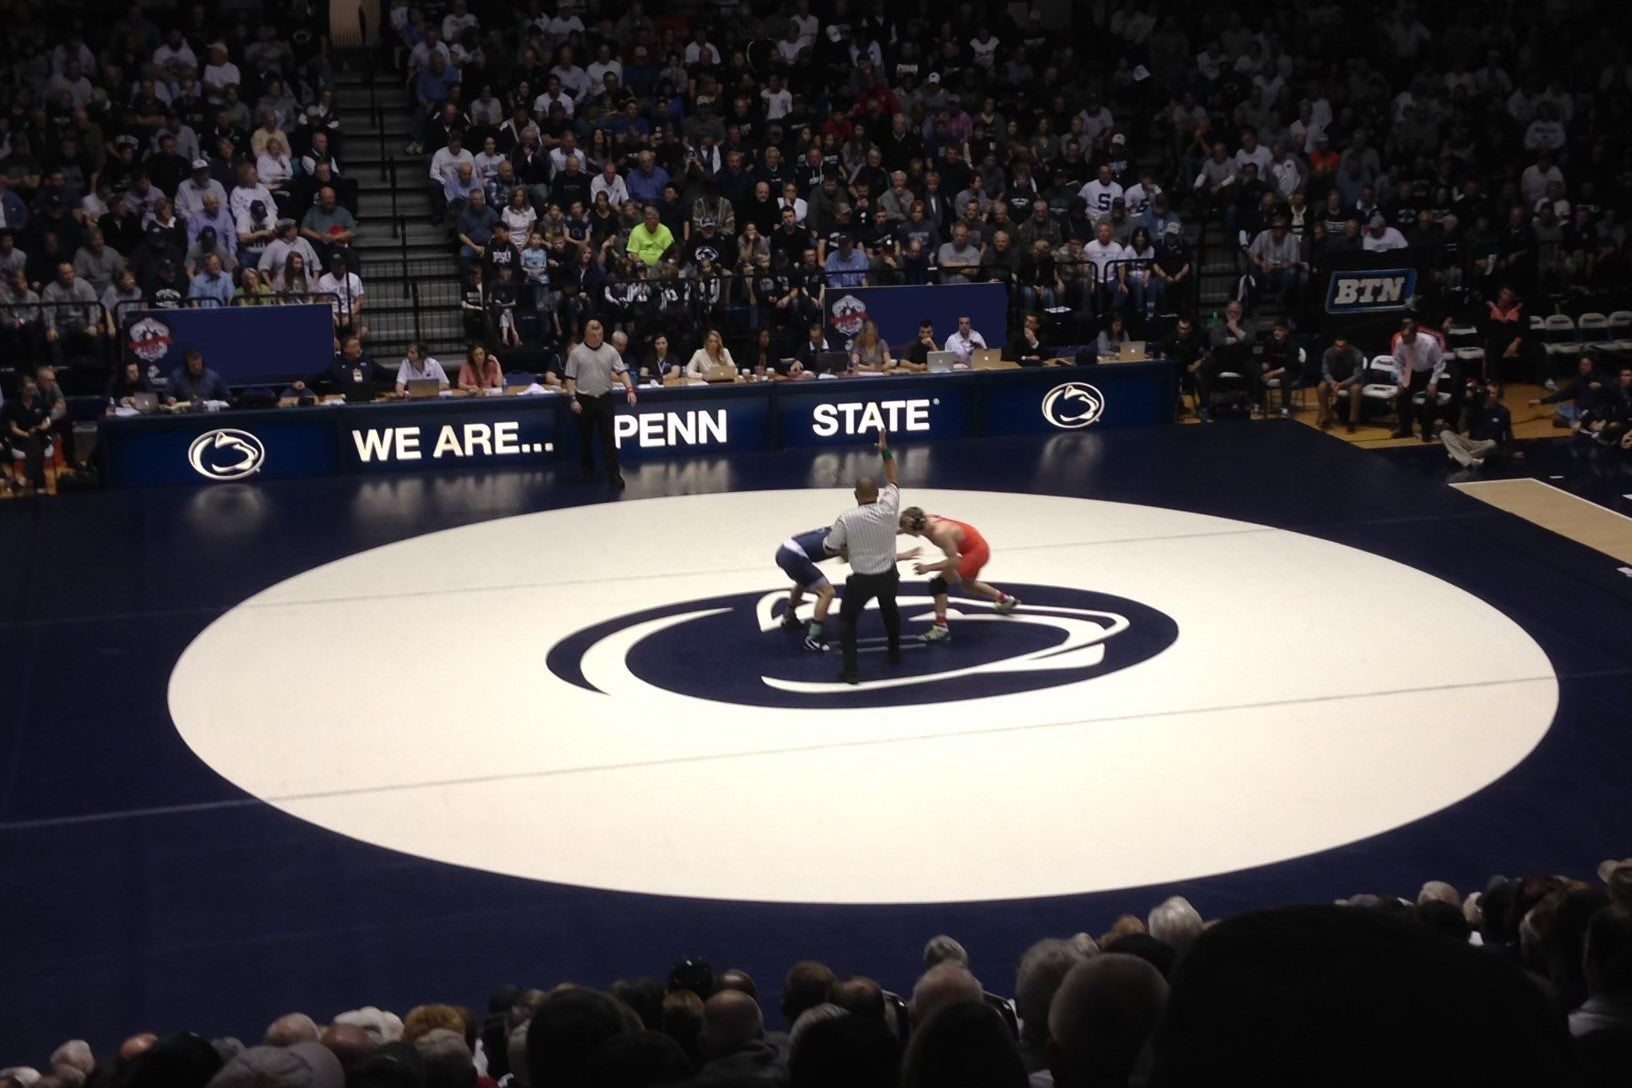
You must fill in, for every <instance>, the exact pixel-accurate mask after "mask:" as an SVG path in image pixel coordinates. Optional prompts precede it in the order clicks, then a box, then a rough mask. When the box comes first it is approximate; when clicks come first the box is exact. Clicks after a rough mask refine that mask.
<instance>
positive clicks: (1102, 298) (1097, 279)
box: [1082, 219, 1126, 311]
mask: <svg viewBox="0 0 1632 1088" xmlns="http://www.w3.org/2000/svg"><path fill="white" fill-rule="evenodd" d="M1082 255H1083V256H1084V257H1086V258H1088V263H1089V264H1091V265H1093V266H1094V298H1095V300H1096V303H1097V308H1098V309H1100V310H1102V311H1103V310H1105V309H1107V308H1108V307H1109V306H1110V305H1111V304H1112V302H1113V301H1114V300H1115V297H1116V294H1117V291H1118V289H1119V283H1118V280H1119V279H1120V277H1119V276H1118V275H1117V273H1116V270H1115V267H1114V262H1116V261H1120V260H1123V259H1125V256H1126V255H1125V253H1124V251H1123V247H1122V243H1120V242H1118V241H1117V240H1116V236H1115V232H1114V229H1113V228H1112V226H1111V223H1110V220H1108V219H1101V220H1100V221H1099V226H1098V227H1096V228H1095V230H1094V238H1093V240H1092V241H1091V242H1089V243H1088V244H1087V245H1085V246H1083V247H1082Z"/></svg>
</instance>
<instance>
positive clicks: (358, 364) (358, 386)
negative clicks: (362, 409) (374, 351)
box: [323, 336, 380, 397]
mask: <svg viewBox="0 0 1632 1088" xmlns="http://www.w3.org/2000/svg"><path fill="white" fill-rule="evenodd" d="M379 387H380V368H379V365H378V364H376V363H375V362H374V359H373V357H372V356H369V355H365V354H363V342H362V341H361V340H359V339H358V338H357V337H356V336H348V337H346V338H345V339H344V340H342V341H340V354H338V355H336V356H335V357H334V361H333V362H332V363H330V364H329V369H328V372H327V373H326V374H324V375H323V388H324V389H325V391H329V392H334V393H341V394H344V395H345V396H348V397H350V396H359V395H361V396H367V395H368V394H371V393H376V392H378V391H379Z"/></svg>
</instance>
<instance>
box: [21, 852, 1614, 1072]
mask: <svg viewBox="0 0 1632 1088" xmlns="http://www.w3.org/2000/svg"><path fill="white" fill-rule="evenodd" d="M1598 876H1599V878H1600V880H1601V881H1602V884H1594V883H1589V882H1583V881H1577V880H1572V879H1568V878H1565V877H1562V876H1557V875H1551V874H1540V873H1538V874H1533V875H1530V876H1526V877H1523V878H1520V879H1508V878H1505V877H1496V878H1493V879H1491V880H1490V881H1489V882H1488V883H1487V884H1486V886H1485V887H1484V888H1483V889H1482V890H1481V891H1479V892H1476V893H1473V894H1470V895H1467V896H1463V895H1462V894H1460V893H1459V892H1458V891H1457V890H1456V889H1455V888H1454V887H1452V886H1451V885H1449V884H1447V883H1444V882H1442V881H1430V882H1428V883H1426V884H1424V885H1423V886H1422V888H1421V889H1420V890H1419V891H1418V892H1417V893H1416V895H1415V896H1414V897H1413V898H1409V899H1402V898H1394V897H1388V896H1377V895H1357V896H1354V897H1352V898H1350V899H1347V900H1344V901H1341V902H1339V903H1337V904H1332V905H1318V906H1291V907H1282V908H1276V909H1269V910H1258V911H1251V912H1248V913H1244V914H1240V915H1237V916H1235V917H1233V918H1229V919H1225V920H1222V921H1218V922H1209V921H1205V920H1204V919H1203V917H1202V915H1201V914H1200V913H1199V912H1198V911H1197V910H1196V908H1195V907H1194V906H1192V905H1191V904H1190V903H1189V902H1188V901H1186V900H1185V899H1183V898H1181V897H1176V896H1175V897H1170V898H1168V899H1166V900H1164V901H1162V902H1161V903H1159V904H1158V905H1157V906H1155V907H1154V908H1153V909H1152V910H1151V911H1150V912H1149V914H1148V915H1147V916H1146V917H1145V918H1139V917H1136V916H1133V915H1123V916H1122V917H1120V918H1117V919H1116V921H1115V922H1114V923H1113V924H1112V925H1111V927H1110V928H1109V929H1108V930H1107V931H1106V932H1104V933H1102V934H1099V935H1091V934H1088V933H1078V934H1076V935H1075V936H1071V937H1061V938H1048V939H1044V940H1040V941H1037V942H1036V943H1035V944H1033V945H1032V946H1031V947H1029V948H1028V949H1026V950H1025V952H1024V953H1023V954H1022V955H1021V956H1020V958H1019V961H1018V963H1017V964H1015V965H1014V967H1013V973H1012V976H1011V975H1010V974H1009V972H1008V971H1007V970H1001V971H1000V970H999V969H997V968H996V967H995V966H994V965H991V964H989V963H983V962H979V961H978V960H973V959H972V958H971V956H970V954H969V952H968V951H967V950H966V949H965V948H964V946H963V945H962V944H961V943H960V942H959V941H957V940H956V939H954V938H953V937H950V936H945V935H942V936H937V937H934V938H931V939H930V940H929V941H928V942H927V943H926V944H925V946H924V949H923V958H922V968H921V972H920V973H919V974H918V975H917V978H916V981H914V982H913V984H912V986H911V988H910V991H906V992H903V993H902V994H900V995H898V994H895V993H892V992H890V991H888V990H886V989H884V988H883V987H882V986H881V985H880V984H879V983H878V982H876V981H874V980H873V979H871V978H867V977H864V976H861V975H855V974H841V973H839V972H837V971H835V969H834V968H832V967H830V966H828V965H827V964H825V963H822V962H819V961H816V960H802V961H800V962H798V963H795V964H794V965H793V966H792V967H791V968H790V969H788V971H787V972H786V974H785V976H784V978H783V979H782V984H781V990H780V993H779V994H771V993H766V994H764V995H763V996H762V995H761V992H760V989H759V986H758V985H757V984H756V982H755V980H754V979H753V978H752V977H750V976H749V975H748V974H747V973H746V972H744V971H742V970H737V969H727V970H721V971H718V972H716V970H715V969H714V967H713V966H711V965H710V964H709V963H707V962H705V961H703V960H699V959H694V958H693V959H682V960H679V961H677V962H676V963H675V964H674V965H673V966H672V967H671V968H670V970H669V972H668V975H667V978H666V979H663V978H658V977H644V978H626V979H619V980H617V981H615V982H612V983H611V984H610V985H609V986H607V987H606V988H605V989H595V988H591V987H587V986H583V985H578V984H575V983H572V982H563V983H561V984H559V985H556V986H554V988H553V989H549V990H544V989H524V988H522V987H519V986H505V987H503V988H501V989H499V990H497V991H495V992H494V993H493V994H492V995H491V997H490V998H489V999H488V1001H487V1003H486V1007H485V1009H484V1010H483V1011H481V1012H477V1011H473V1010H472V1009H470V1008H466V1007H463V1006H459V1005H453V1004H426V1005H419V1006H416V1007H414V1008H412V1009H410V1010H408V1011H407V1012H406V1013H405V1014H403V1015H402V1016H400V1017H399V1016H397V1015H395V1014H393V1013H390V1012H387V1011H382V1010H381V1009H379V1008H377V1007H374V1006H368V1007H364V1008H361V1009H356V1010H352V1011H348V1012H343V1013H339V1014H337V1015H334V1016H332V1017H331V1018H329V1019H328V1020H327V1021H326V1022H321V1023H320V1022H319V1021H318V1020H316V1019H314V1018H313V1017H311V1016H309V1015H307V1014H305V1013H301V1012H295V1013H290V1014H287V1015H284V1016H280V1017H279V1018H278V1019H276V1020H275V1021H274V1022H273V1023H272V1024H271V1025H270V1026H269V1027H268V1028H267V1029H266V1031H265V1033H264V1036H263V1037H261V1038H258V1039H252V1043H253V1044H254V1045H250V1046H247V1047H246V1046H245V1044H244V1043H243V1042H240V1041H239V1040H238V1039H236V1038H226V1037H223V1038H215V1039H205V1038H202V1037H200V1036H198V1035H194V1034H188V1033H185V1032H181V1033H174V1032H172V1031H171V1030H170V1029H167V1031H166V1034H164V1035H163V1036H162V1037H161V1035H160V1034H157V1033H153V1032H143V1033H140V1034H136V1035H132V1036H130V1037H129V1038H128V1039H126V1040H125V1041H124V1043H123V1044H122V1045H121V1046H119V1048H118V1049H117V1051H112V1050H110V1051H109V1052H107V1053H106V1054H104V1055H102V1056H100V1057H99V1056H98V1055H97V1054H96V1053H94V1052H93V1050H92V1048H91V1047H90V1045H89V1044H87V1043H86V1042H85V1041H83V1040H72V1041H70V1042H67V1043H64V1044H62V1045H61V1046H59V1047H58V1048H57V1049H56V1050H55V1051H54V1052H52V1053H51V1054H50V1056H49V1060H48V1061H47V1060H44V1058H45V1055H44V1054H42V1055H41V1056H40V1058H41V1060H40V1061H39V1065H38V1067H37V1068H36V1067H32V1066H28V1067H24V1066H17V1067H12V1068H9V1069H4V1070H0V1088H206V1086H209V1088H239V1086H251V1085H253V1086H255V1088H375V1086H382V1088H383V1086H387V1085H389V1086H393V1088H474V1086H476V1085H483V1086H495V1085H507V1086H515V1088H645V1086H647V1085H656V1084H679V1085H684V1086H686V1088H727V1086H732V1088H895V1086H901V1088H1124V1086H1128V1085H1146V1084H1148V1085H1155V1086H1174V1088H1179V1086H1188V1085H1209V1086H1211V1085H1217V1084H1317V1083H1318V1084H1322V1085H1330V1086H1339V1085H1342V1086H1349V1085H1352V1086H1356V1088H1359V1086H1367V1088H1369V1086H1372V1085H1377V1084H1545V1085H1548V1086H1549V1088H1572V1086H1577V1085H1582V1086H1599V1085H1603V1086H1608V1085H1612V1084H1617V1085H1618V1084H1623V1083H1624V1082H1625V1081H1624V1074H1625V1069H1626V1063H1627V1061H1628V1060H1629V1059H1632V860H1626V861H1608V862H1605V863H1604V864H1603V865H1602V866H1600V867H1599V871H1598ZM982 976H984V977H985V978H986V979H987V980H988V982H993V983H995V982H996V980H997V978H998V977H999V976H1001V977H1002V979H1003V982H1004V983H1008V982H1009V981H1010V980H1011V977H1012V988H1005V989H1004V992H1003V993H1001V994H999V993H994V992H993V990H992V988H991V987H990V986H989V985H988V984H987V982H983V981H982ZM773 1001H774V1002H775V1007H774V1008H770V1009H768V1008H767V1006H768V1005H769V1004H770V1003H771V1002H773ZM768 1013H769V1016H768V1015H767V1014H768ZM768 1020H780V1022H781V1024H782V1025H783V1026H784V1027H785V1029H786V1030H775V1029H774V1028H768V1027H767V1022H768Z"/></svg>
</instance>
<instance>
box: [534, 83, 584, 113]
mask: <svg viewBox="0 0 1632 1088" xmlns="http://www.w3.org/2000/svg"><path fill="white" fill-rule="evenodd" d="M551 106H560V107H561V112H562V113H565V114H566V115H567V120H569V121H570V120H572V111H573V110H575V109H577V108H578V103H577V102H576V101H574V100H573V97H572V95H570V94H568V93H567V92H566V90H565V89H564V87H563V85H562V83H561V77H560V76H558V75H555V74H554V73H551V74H550V78H549V81H548V82H546V83H545V84H544V93H543V94H541V95H539V96H538V97H537V98H535V99H533V112H534V113H536V114H537V115H538V116H539V117H548V116H549V115H550V107H551Z"/></svg>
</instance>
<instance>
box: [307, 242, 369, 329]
mask: <svg viewBox="0 0 1632 1088" xmlns="http://www.w3.org/2000/svg"><path fill="white" fill-rule="evenodd" d="M317 292H318V294H320V295H333V296H334V297H333V298H332V299H330V300H329V305H330V307H331V309H332V311H333V313H334V327H335V328H337V329H338V328H341V327H342V326H345V325H350V326H351V328H352V329H353V330H354V331H356V330H359V329H360V328H361V326H360V325H359V324H358V320H359V318H361V317H362V313H363V299H364V297H365V296H366V295H367V294H368V292H366V291H364V290H363V281H362V278H361V277H360V276H358V275H357V273H355V272H350V271H347V269H346V259H345V258H344V257H342V256H341V255H340V254H338V253H336V254H335V255H334V256H332V257H330V258H329V270H328V271H327V272H325V273H323V274H322V275H321V276H319V277H318V278H317ZM359 335H360V333H359Z"/></svg>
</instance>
